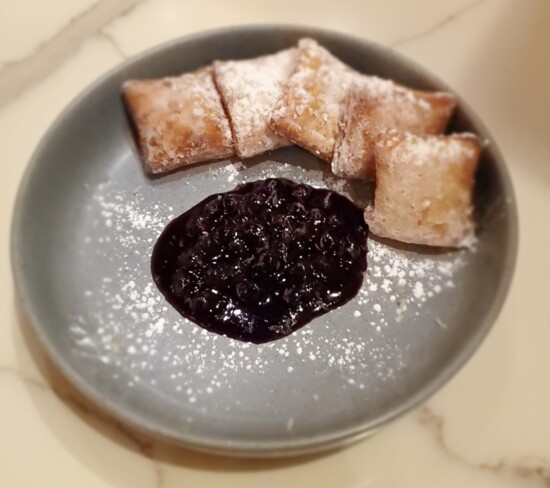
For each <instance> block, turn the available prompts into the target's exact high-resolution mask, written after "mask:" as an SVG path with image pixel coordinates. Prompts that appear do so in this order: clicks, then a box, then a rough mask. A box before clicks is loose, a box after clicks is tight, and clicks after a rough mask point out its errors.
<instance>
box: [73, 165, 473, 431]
mask: <svg viewBox="0 0 550 488" xmlns="http://www.w3.org/2000/svg"><path fill="white" fill-rule="evenodd" d="M197 171H202V175H203V176H202V178H203V179H204V178H205V179H206V180H207V181H208V185H207V188H206V187H204V188H203V189H202V190H199V189H198V188H199V187H197V186H196V185H194V184H192V180H190V179H187V178H186V179H184V180H183V181H180V182H178V183H177V185H175V188H176V187H177V190H176V191H175V192H174V195H175V196H173V197H170V198H152V197H151V195H158V193H155V192H154V190H157V192H158V189H155V188H150V187H149V186H147V185H145V184H141V185H136V187H135V188H133V190H132V191H123V190H121V189H120V188H119V187H118V186H117V184H116V183H111V182H110V183H106V184H103V185H102V186H101V187H100V188H99V190H98V191H97V192H96V193H95V194H94V196H93V199H92V201H91V202H90V204H89V205H88V207H87V208H86V211H87V212H89V213H90V226H89V233H88V234H87V235H83V236H82V243H83V244H82V252H83V254H84V255H85V256H86V262H87V263H89V266H93V267H94V268H102V269H103V270H104V271H103V276H102V278H101V280H100V282H99V285H97V284H96V285H94V284H93V283H90V284H86V285H85V287H84V289H83V290H82V293H81V296H80V300H81V304H79V308H78V310H79V311H77V312H75V313H74V314H73V315H71V322H72V326H71V327H70V331H69V332H70V334H71V336H72V338H73V342H74V344H75V354H78V355H79V356H81V357H83V358H87V359H89V360H91V361H99V362H100V363H101V364H106V365H110V366H111V367H114V368H115V369H114V370H115V371H116V372H115V373H114V375H113V378H112V379H113V381H115V380H116V381H121V382H123V383H124V385H125V386H126V387H130V388H137V387H139V388H149V389H151V388H153V389H158V390H159V391H162V392H163V394H168V393H167V392H170V393H169V394H170V395H172V396H176V397H177V398H178V399H179V400H178V401H181V402H187V405H189V406H190V408H191V406H192V408H194V409H195V408H196V409H198V410H197V411H199V412H200V411H201V410H200V409H201V408H206V406H207V405H210V404H211V402H213V401H214V402H216V401H217V400H216V399H217V398H224V399H225V400H224V404H223V406H220V408H223V409H224V410H226V411H230V410H235V411H240V410H242V409H243V408H249V409H253V408H254V406H255V405H256V406H258V405H259V403H261V402H264V401H267V398H268V397H269V398H271V397H270V395H276V394H277V393H276V388H275V387H272V390H273V391H271V390H269V391H267V392H266V393H265V395H266V397H265V398H254V399H250V400H247V402H246V405H244V404H243V402H242V401H241V400H240V399H239V398H238V396H236V397H232V401H227V395H230V393H231V392H232V391H234V389H236V388H241V387H242V385H243V384H249V383H250V384H264V383H265V382H266V381H267V382H268V383H269V381H273V380H272V378H273V377H274V375H275V377H276V378H280V381H282V382H283V384H289V385H297V386H296V387H297V388H306V390H305V391H307V392H308V393H307V394H308V395H310V397H311V399H312V400H315V396H317V397H318V398H319V397H320V396H321V395H322V387H321V386H320V385H322V384H323V380H322V379H323V378H326V377H329V376H330V377H332V376H333V375H338V376H339V377H341V379H342V381H341V384H340V388H341V389H342V391H349V392H350V393H349V394H350V395H351V394H352V393H351V392H352V391H356V392H359V391H365V392H371V393H372V392H373V391H374V390H376V389H377V388H380V387H381V386H382V385H383V384H386V383H391V382H395V381H398V380H399V378H400V377H401V376H402V375H403V374H404V372H405V371H406V366H407V359H406V358H407V357H408V355H409V354H410V352H409V345H408V344H407V343H402V342H401V341H400V340H399V331H400V329H401V328H402V327H410V326H411V325H410V322H411V320H416V319H415V317H417V316H418V314H419V313H424V314H426V315H427V317H428V322H429V324H430V326H433V327H434V328H435V330H438V331H440V333H442V332H441V331H443V328H442V327H441V326H439V325H438V323H437V322H436V321H435V319H436V318H439V320H443V321H444V323H446V324H447V323H448V322H447V320H446V317H444V316H443V315H442V316H441V317H440V315H441V314H438V315H437V316H433V314H432V313H431V312H430V307H431V300H433V298H434V297H435V296H437V295H440V294H445V293H449V292H452V287H453V286H454V284H455V282H454V277H455V274H456V273H457V272H459V271H460V269H461V267H462V266H463V264H464V260H463V253H454V254H452V255H450V256H447V257H445V258H444V259H441V258H438V257H437V256H436V257H433V258H432V257H430V256H424V255H417V254H414V253H408V252H404V251H401V250H397V249H393V248H391V247H390V246H388V245H386V244H383V243H380V242H377V241H375V240H372V239H371V240H370V241H369V254H368V261H369V267H368V270H367V273H366V276H365V280H364V283H363V286H362V288H361V290H360V292H359V294H358V295H357V296H356V297H355V298H354V299H352V300H351V301H350V302H349V303H348V304H346V305H345V306H343V307H341V308H339V309H337V310H335V311H333V312H331V313H329V314H327V315H326V316H323V317H321V318H320V319H316V320H315V321H313V322H312V323H311V324H309V325H308V326H306V327H304V328H302V329H300V330H299V331H297V332H296V333H294V334H292V335H290V336H288V337H286V338H284V339H282V340H279V341H275V342H272V343H268V344H264V345H260V346H256V345H251V344H246V343H242V342H239V341H235V340H231V339H228V338H226V337H223V336H219V335H216V334H212V333H210V332H207V331H205V330H204V329H201V328H200V327H198V326H195V325H194V324H192V323H191V322H190V321H188V320H186V319H184V318H182V317H181V316H180V315H179V314H177V313H176V312H175V311H174V310H173V309H172V307H170V306H169V305H168V304H167V303H166V301H165V300H164V297H162V295H161V294H160V292H159V291H158V290H157V289H156V287H155V285H154V283H153V282H152V279H151V276H150V271H149V259H150V255H151V251H152V247H153V245H154V243H155V241H156V238H157V236H158V235H159V234H160V232H161V231H162V229H163V228H164V226H165V225H166V224H167V223H168V222H169V220H170V219H172V218H173V217H174V216H175V215H177V214H179V213H181V212H183V211H184V210H186V209H187V208H188V207H189V206H190V205H192V204H193V202H194V203H196V202H198V201H199V200H200V199H202V198H204V197H206V196H208V195H209V194H211V193H215V192H218V191H224V190H229V189H232V188H234V187H235V186H236V185H237V184H238V183H240V182H245V181H253V180H256V179H259V178H267V177H288V178H292V179H295V180H300V181H302V182H304V183H308V184H311V185H312V186H316V187H324V188H327V187H331V188H334V187H338V188H339V189H340V190H341V191H344V190H345V188H346V187H345V184H344V183H342V180H338V179H335V178H327V179H326V180H323V179H321V178H320V173H319V170H318V169H316V168H314V169H313V168H312V169H310V168H307V167H297V166H296V165H292V164H285V163H278V164H277V165H274V164H272V163H269V162H266V163H262V164H259V165H255V166H253V167H248V166H246V165H244V164H243V163H241V162H236V163H233V164H223V163H219V164H213V165H211V166H210V169H202V170H197ZM152 190H153V191H152ZM148 192H151V193H150V194H148ZM182 195H185V199H186V200H185V201H186V202H188V203H186V204H185V205H184V206H183V207H182V204H181V201H182V198H183V197H182ZM151 201H155V202H158V203H154V204H151V203H150V202H151ZM168 202H170V203H168ZM423 310H426V311H425V312H422V311H423ZM448 327H449V328H452V327H453V324H452V323H448ZM275 372H277V373H275ZM303 378H310V379H309V380H308V381H307V383H308V385H307V386H304V384H303ZM315 385H317V386H315ZM230 396H231V395H230ZM273 398H275V397H273ZM273 398H272V399H271V400H269V401H275V400H274V399H273ZM255 402H256V403H255ZM262 405H263V404H262ZM258 408H259V407H258ZM281 408H282V407H281ZM191 418H192V417H191ZM295 428H296V426H295V425H294V424H291V427H290V430H294V429H295Z"/></svg>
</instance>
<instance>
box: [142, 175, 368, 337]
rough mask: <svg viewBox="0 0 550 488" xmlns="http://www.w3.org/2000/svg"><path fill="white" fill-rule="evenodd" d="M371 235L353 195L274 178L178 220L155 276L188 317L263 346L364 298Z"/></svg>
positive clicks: (158, 256)
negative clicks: (361, 293) (360, 293)
mask: <svg viewBox="0 0 550 488" xmlns="http://www.w3.org/2000/svg"><path fill="white" fill-rule="evenodd" d="M367 233H368V227H367V225H366V224H365V222H364V219H363V212H362V210H361V209H360V208H359V207H357V206H356V205H355V204H354V203H353V202H351V201H350V200H349V199H347V198H346V197H344V196H342V195H339V194H338V193H336V192H333V191H330V190H321V189H316V188H312V187H310V186H308V185H304V184H297V183H294V182H292V181H290V180H285V179H266V180H261V181H255V182H252V183H245V184H242V185H239V186H238V187H237V188H236V189H235V190H233V191H229V192H227V193H220V194H217V195H212V196H210V197H208V198H206V199H205V200H203V201H202V202H200V203H198V204H197V205H195V206H194V207H193V208H191V209H190V210H188V211H187V212H185V213H184V214H182V215H180V216H179V217H177V218H176V219H174V220H173V221H172V222H170V223H169V224H168V226H167V227H166V229H164V231H163V232H162V234H161V235H160V237H159V239H158V241H157V243H156V245H155V248H154V250H153V256H152V259H151V270H152V273H153V279H154V281H155V283H156V284H157V286H158V288H159V290H160V291H161V292H162V293H163V295H164V296H165V297H166V299H167V300H168V302H170V304H172V306H173V307H174V308H175V309H176V310H177V311H178V312H179V313H181V315H183V316H184V317H186V318H188V319H190V320H192V321H193V322H195V323H196V324H198V325H200V326H201V327H204V328H205V329H207V330H209V331H212V332H216V333H218V334H224V335H226V336H228V337H232V338H234V339H239V340H241V341H247V342H254V343H256V344H260V343H263V342H268V341H272V340H275V339H279V338H281V337H284V336H287V335H288V334H290V333H292V332H293V331H295V330H297V329H299V328H300V327H302V326H304V325H305V324H307V323H308V322H309V321H310V320H312V319H313V318H314V317H317V316H319V315H322V314H324V313H326V312H328V311H329V310H331V309H333V308H336V307H338V306H340V305H342V304H344V303H345V302H347V301H348V300H350V299H351V298H352V297H354V296H355V295H356V294H357V292H358V291H359V288H360V287H361V283H362V281H363V273H364V271H365V269H366V267H367V259H366V255H367Z"/></svg>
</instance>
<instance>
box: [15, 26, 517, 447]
mask: <svg viewBox="0 0 550 488" xmlns="http://www.w3.org/2000/svg"><path fill="white" fill-rule="evenodd" d="M304 36H311V37H314V38H316V39H317V40H318V41H320V42H321V43H322V44H323V45H325V46H326V47H327V48H329V49H330V50H331V51H333V52H334V53H335V54H336V55H337V56H339V57H340V58H341V59H343V60H344V61H346V62H347V63H349V64H350V65H352V66H353V67H355V68H356V69H358V70H360V71H362V72H365V73H372V74H377V75H380V76H383V77H389V78H393V79H395V80H397V81H398V82H400V83H404V84H406V85H410V86H413V87H417V88H425V89H448V88H447V87H446V86H443V85H442V83H441V82H439V81H438V80H436V79H435V78H434V77H433V76H431V75H430V74H428V73H427V72H426V71H424V70H423V69H421V68H420V67H418V66H416V65H415V64H413V63H411V62H410V61H408V60H406V59H404V58H402V57H400V56H398V55H397V54H395V53H394V52H392V51H391V50H388V49H386V48H382V47H380V46H377V45H375V44H372V43H369V42H367V41H364V40H362V39H356V38H352V37H349V36H346V35H343V34H337V33H332V32H327V31H323V30H318V29H310V28H299V27H284V26H251V27H244V28H230V29H224V30H218V31H214V32H207V33H204V34H198V35H194V36H191V37H186V38H183V39H179V40H177V41H174V42H171V43H169V44H165V45H163V46H161V47H158V48H155V49H153V50H151V51H148V52H146V53H144V54H141V55H140V56H137V57H135V58H133V59H131V60H129V61H127V62H126V63H124V64H122V65H121V66H119V67H117V68H115V69H114V70H112V71H110V72H109V73H107V74H106V75H105V76H103V77H102V78H101V79H99V80H98V81H97V82H95V83H94V84H93V85H92V86H91V87H90V88H88V89H87V90H86V91H85V92H84V93H83V94H82V95H80V96H79V97H78V98H77V99H76V100H75V101H74V102H73V103H72V104H71V105H70V106H69V107H68V108H67V109H66V110H65V111H64V112H63V114H62V115H61V116H60V117H59V118H58V120H57V121H56V122H55V123H54V125H53V127H52V128H51V129H50V130H49V132H48V133H47V135H46V136H45V137H44V139H43V141H42V142H41V144H40V146H39V147H38V149H37V150H36V152H35V154H34V156H33V158H32V161H31V163H30V165H29V167H28V170H27V172H26V175H25V177H24V180H23V183H22V185H21V188H20V192H19V196H18V200H17V205H16V210H15V216H14V223H13V233H12V253H13V268H14V274H15V279H16V283H17V287H18V290H19V293H20V295H21V298H22V300H23V303H24V306H25V309H26V311H27V312H28V314H29V316H30V318H31V320H32V323H33V324H34V327H35V328H36V332H37V334H38V336H39V338H40V340H41V341H42V343H43V344H44V346H45V348H46V349H47V351H48V352H49V354H50V355H51V357H52V358H53V359H54V361H55V362H56V363H57V365H58V366H59V367H60V368H61V370H62V371H63V372H64V373H65V374H66V375H67V376H68V377H69V378H70V380H71V381H72V382H74V384H75V385H76V386H77V387H78V388H80V389H81V390H82V391H83V392H84V393H85V394H87V395H88V396H89V397H91V398H92V399H93V400H95V401H96V402H97V403H98V404H99V405H101V406H102V407H104V408H106V409H107V410H109V411H110V412H111V413H113V414H114V415H116V416H117V417H119V418H120V419H122V420H124V421H126V422H128V423H130V424H134V425H136V426H139V427H141V428H144V429H146V430H148V431H150V432H152V433H154V434H157V435H160V436H162V437H165V438H168V439H170V440H173V441H176V442H178V443H182V444H185V445H188V446H191V447H195V448H198V449H202V450H208V451H216V452H226V453H232V454H241V455H250V454H252V455H277V454H293V453H299V452H307V451H315V450H320V449H324V448H327V447H331V446H335V445H338V444H342V443H344V442H345V441H349V440H350V439H353V438H357V437H359V436H361V435H366V434H367V433H369V432H372V431H373V430H374V429H376V428H377V427H379V426H381V425H382V424H384V423H386V422H388V421H389V420H391V419H393V418H395V417H397V416H398V415H400V414H402V413H404V412H406V411H407V410H409V409H410V408H412V407H414V406H415V405H418V404H419V403H420V402H421V401H423V400H425V399H426V398H427V397H428V396H429V395H430V394H432V393H433V392H434V391H435V390H437V389H438V388H439V387H440V386H441V385H443V384H444V383H445V382H446V381H447V380H448V379H449V378H450V377H451V376H452V375H453V374H454V373H455V372H456V371H457V370H458V369H459V368H460V366H461V365H462V364H464V362H465V361H466V360H467V359H468V358H469V357H470V355H471V354H472V353H473V352H474V350H475V349H476V348H477V347H478V345H479V344H480V342H481V341H482V339H483V337H484V336H485V335H486V334H487V332H488V330H489V328H490V327H491V324H492V323H493V322H494V320H495V318H496V316H497V313H498V311H499V309H500V307H501V305H502V303H503V300H504V297H505V295H506V292H507V289H508V285H509V282H510V279H511V274H512V269H513V264H514V259H515V253H516V241H517V222H516V210H515V203H514V197H513V192H512V187H511V184H510V180H509V177H508V173H507V171H506V168H505V165H504V163H503V161H502V158H501V156H500V154H499V152H498V150H497V148H496V147H495V145H494V143H493V142H492V141H491V138H490V136H489V134H488V133H487V131H486V130H485V128H484V127H483V126H482V125H481V123H480V122H479V121H478V119H477V118H476V117H475V116H474V115H473V113H472V112H471V111H470V110H469V109H468V108H467V107H466V106H465V105H464V104H463V103H460V104H459V108H458V110H457V112H456V115H455V117H454V118H453V121H452V126H451V130H453V131H471V132H474V133H476V134H479V135H480V137H481V138H482V139H483V140H484V141H485V142H486V143H487V144H486V147H485V149H484V151H483V156H482V160H481V163H480V168H479V172H478V175H477V181H476V189H475V200H476V202H475V204H476V219H477V224H478V228H477V236H478V244H477V248H476V250H475V251H460V252H439V253H438V252H431V253H430V252H428V251H427V250H426V249H421V248H415V247H412V246H395V245H392V244H390V243H387V242H380V241H375V240H371V241H370V257H369V271H368V276H367V277H366V279H365V283H364V286H363V289H362V290H361V293H360V294H359V295H358V296H357V297H356V298H355V299H353V300H352V301H351V302H349V303H348V304H346V305H345V306H343V307H341V308H340V309H338V310H335V311H333V312H330V313H329V314H327V315H324V316H322V317H320V318H318V319H316V320H314V321H313V322H311V323H310V324H309V325H308V326H306V327H304V328H303V329H301V330H300V331H299V332H297V333H295V334H293V335H291V336H289V337H287V338H285V339H282V340H279V341H276V342H272V343H270V344H265V345H262V346H256V345H248V344H244V343H240V342H237V341H233V340H229V339H227V338H225V337H222V336H216V335H214V334H211V333H207V332H206V331H203V330H202V329H200V328H199V327H196V326H195V325H193V324H191V323H189V322H187V321H185V320H183V319H182V318H181V317H180V316H179V315H178V314H177V313H176V312H175V311H174V310H173V309H172V308H171V307H169V306H168V305H167V304H166V303H165V302H164V300H163V298H162V296H161V295H160V293H159V292H158V291H157V290H156V288H155V286H154V285H153V282H152V280H151V277H150V273H149V257H150V254H151V249H152V246H153V243H154V241H155V239H156V237H157V236H158V234H159V233H160V231H161V230H162V228H163V227H164V225H166V224H167V223H168V222H169V220H170V219H171V218H172V217H173V216H175V215H177V214H179V213H181V212H183V211H185V210H186V209H188V208H189V207H190V206H192V205H193V204H195V203H196V202H198V201H200V200H201V199H203V198H204V197H206V196H207V195H210V194H211V193H215V192H220V191H224V190H228V189H231V188H233V187H234V186H235V185H236V184H237V183H239V182H241V181H248V180H253V179H257V178H263V177H267V176H272V175H277V176H285V177H290V178H293V179H296V180H301V181H305V182H308V183H311V184H315V185H319V186H329V187H332V188H336V189H339V190H340V191H342V192H344V193H347V194H349V195H351V196H352V198H354V199H355V200H357V201H364V199H365V198H366V196H367V195H368V193H369V191H370V190H371V189H369V188H368V186H367V185H365V184H361V183H356V184H353V185H349V184H345V182H343V181H339V180H336V179H334V178H331V177H330V175H329V174H328V173H327V172H326V169H327V167H326V165H325V164H323V163H321V162H320V161H318V160H317V159H316V158H314V157H313V156H311V155H309V154H307V153H306V152H304V151H302V150H300V149H298V148H287V149H283V150H279V151H276V152H273V153H271V154H267V155H265V156H262V157H258V158H255V159H253V160H249V161H245V162H243V163H242V164H241V163H240V162H238V161H229V162H227V161H222V162H215V163H211V164H205V165H201V166H196V167H193V168H190V169H186V170H183V171H180V172H178V173H176V174H172V175H170V176H168V177H165V178H160V179H155V180H151V179H148V178H147V177H146V176H145V175H144V174H143V172H142V169H141V166H140V163H139V158H138V154H137V151H136V147H135V144H134V141H133V138H132V133H131V130H130V127H129V125H128V120H127V118H126V114H125V111H124V108H123V104H122V102H121V98H120V85H121V83H122V82H123V81H124V80H126V79H128V78H149V77H160V76H166V75H175V74H178V73H181V72H185V71H189V70H192V69H195V68H197V67H199V66H203V65H205V64H208V63H210V62H212V61H213V60H214V59H227V58H246V57H252V56H258V55H260V54H265V53H270V52H273V51H277V50H279V49H282V48H286V47H288V46H291V45H293V44H294V43H295V42H296V41H297V40H298V39H299V38H301V37H304Z"/></svg>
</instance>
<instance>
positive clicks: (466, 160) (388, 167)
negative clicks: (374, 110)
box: [365, 131, 480, 247]
mask: <svg viewBox="0 0 550 488" xmlns="http://www.w3.org/2000/svg"><path fill="white" fill-rule="evenodd" d="M479 154H480V144H479V141H478V139H477V138H476V137H475V136H474V135H470V134H456V135H450V136H433V135H427V136H426V135H425V136H417V135H413V134H410V133H402V132H397V131H386V132H382V133H380V134H379V135H378V136H377V137H376V140H375V146H374V156H375V161H376V190H375V196H374V207H368V208H367V210H366V211H365V219H366V221H367V223H368V224H369V227H370V230H371V232H373V233H374V234H376V235H378V236H382V237H389V238H391V239H395V240H398V241H403V242H409V243H414V244H426V245H429V246H445V247H447V246H449V247H460V246H463V245H466V244H467V243H468V242H470V241H471V239H472V237H473V228H474V226H473V222H472V190H473V185H474V173H475V170H476V167H477V162H478V159H479Z"/></svg>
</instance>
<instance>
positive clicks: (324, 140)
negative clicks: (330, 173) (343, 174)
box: [271, 39, 359, 161]
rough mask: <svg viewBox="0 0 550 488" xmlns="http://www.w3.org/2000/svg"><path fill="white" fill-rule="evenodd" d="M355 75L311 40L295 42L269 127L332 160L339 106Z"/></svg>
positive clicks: (318, 154)
mask: <svg viewBox="0 0 550 488" xmlns="http://www.w3.org/2000/svg"><path fill="white" fill-rule="evenodd" d="M355 76H359V74H358V73H356V72H355V71H353V70H352V69H351V68H350V67H348V66H346V65H345V64H344V63H342V62H341V61H340V60H338V59H337V58H335V57H334V56H333V55H332V54H330V53H329V52H328V51H327V50H326V49H325V48H323V47H321V46H320V45H319V44H317V42H315V41H314V40H312V39H301V40H300V41H299V43H298V57H297V61H296V66H295V68H294V71H293V72H292V74H291V76H290V78H289V79H288V81H287V83H286V85H285V87H284V88H283V96H282V97H281V99H280V100H279V101H278V102H277V104H276V105H275V108H274V110H273V114H272V117H271V127H272V128H273V129H274V130H275V131H276V132H278V133H279V134H281V135H283V136H285V137H288V138H289V139H290V140H291V141H293V142H295V143H296V144H298V145H300V146H302V147H304V148H306V149H308V150H309V151H311V152H312V153H313V154H316V155H317V156H320V157H321V158H323V159H325V160H327V161H331V159H332V153H333V151H334V141H335V137H336V135H337V133H338V121H339V119H340V110H341V104H342V101H343V100H344V97H345V95H346V93H347V91H348V89H349V86H350V84H351V81H352V80H353V78H354V77H355Z"/></svg>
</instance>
